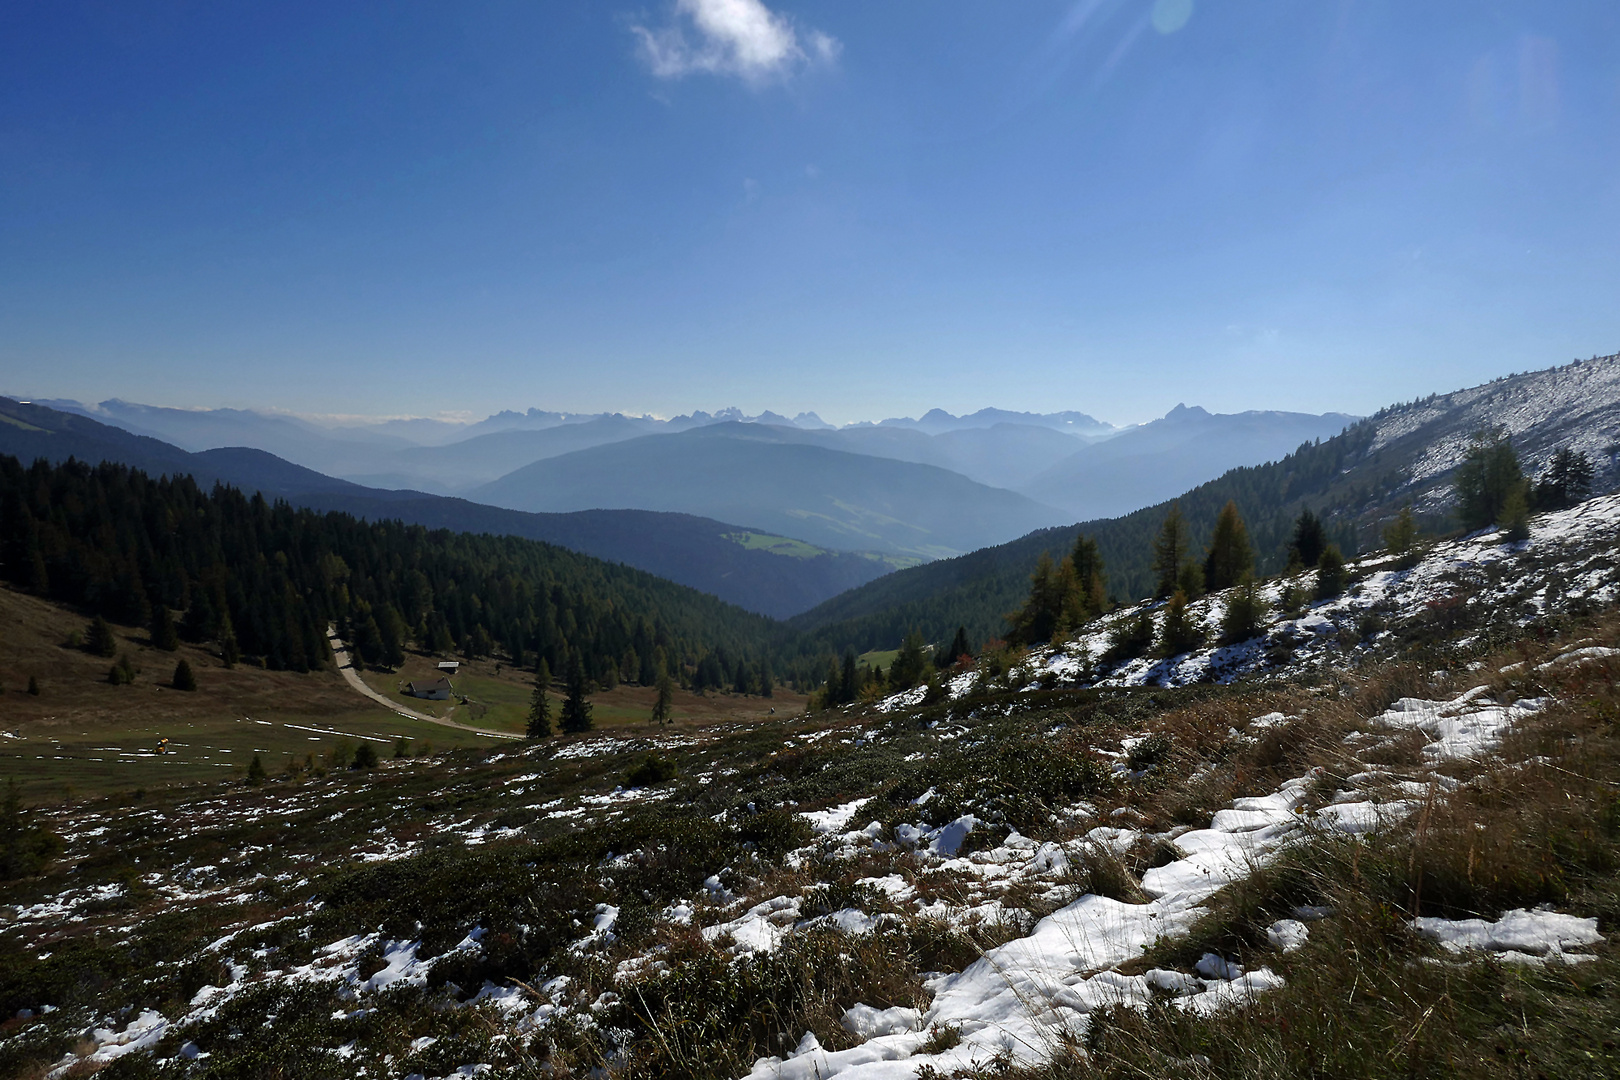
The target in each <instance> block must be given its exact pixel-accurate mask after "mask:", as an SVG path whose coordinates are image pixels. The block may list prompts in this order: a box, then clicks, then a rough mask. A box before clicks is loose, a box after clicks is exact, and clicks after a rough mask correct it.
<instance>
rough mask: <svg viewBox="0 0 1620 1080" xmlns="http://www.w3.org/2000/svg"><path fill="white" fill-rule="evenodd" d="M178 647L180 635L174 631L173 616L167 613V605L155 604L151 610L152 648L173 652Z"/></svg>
mask: <svg viewBox="0 0 1620 1080" xmlns="http://www.w3.org/2000/svg"><path fill="white" fill-rule="evenodd" d="M179 647H180V635H179V634H178V633H176V632H175V629H174V616H173V615H172V614H170V612H169V606H168V605H167V604H156V605H153V608H152V648H154V649H162V650H163V651H164V652H174V650H176V649H178V648H179Z"/></svg>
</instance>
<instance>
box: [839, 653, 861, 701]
mask: <svg viewBox="0 0 1620 1080" xmlns="http://www.w3.org/2000/svg"><path fill="white" fill-rule="evenodd" d="M838 690H839V693H838V704H840V705H847V704H849V703H850V702H851V701H854V700H855V698H856V696H857V695H858V694H860V692H861V681H860V675H859V673H858V672H857V671H856V670H855V650H854V649H850V650H848V651H846V652H845V653H844V671H843V676H842V678H840V679H839V687H838Z"/></svg>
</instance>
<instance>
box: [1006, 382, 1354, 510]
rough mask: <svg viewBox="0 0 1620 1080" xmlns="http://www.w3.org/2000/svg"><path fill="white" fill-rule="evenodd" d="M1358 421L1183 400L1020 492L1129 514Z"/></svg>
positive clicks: (1072, 457)
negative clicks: (1208, 407) (1206, 406)
mask: <svg viewBox="0 0 1620 1080" xmlns="http://www.w3.org/2000/svg"><path fill="white" fill-rule="evenodd" d="M1357 419H1358V418H1357V417H1354V416H1347V415H1345V414H1344V413H1324V414H1323V415H1321V416H1316V415H1313V414H1311V413H1289V412H1244V413H1235V414H1215V413H1208V412H1205V411H1204V410H1203V409H1200V408H1198V407H1197V406H1193V407H1191V408H1189V407H1187V406H1186V405H1177V406H1176V407H1175V408H1174V409H1171V410H1170V411H1169V412H1168V413H1166V414H1165V415H1164V417H1163V418H1162V419H1159V420H1155V421H1153V422H1152V423H1150V424H1143V425H1142V426H1140V427H1134V428H1130V429H1129V430H1127V431H1124V432H1122V433H1120V434H1119V435H1117V436H1115V437H1114V438H1112V439H1108V440H1107V441H1104V442H1096V443H1093V444H1091V445H1089V446H1084V447H1081V448H1080V449H1078V450H1075V451H1074V452H1073V453H1072V454H1070V455H1069V456H1067V457H1065V458H1064V459H1063V460H1061V461H1059V462H1057V463H1056V464H1053V465H1051V466H1049V467H1047V468H1046V469H1044V470H1042V471H1041V472H1040V473H1039V474H1038V475H1036V476H1035V477H1034V478H1033V479H1031V480H1030V481H1028V482H1027V483H1024V484H1021V485H1019V486H1018V490H1020V491H1022V492H1023V493H1024V494H1025V495H1028V496H1029V497H1030V498H1033V499H1038V500H1040V501H1041V502H1045V503H1049V504H1051V505H1053V506H1058V507H1061V508H1063V509H1064V510H1067V511H1068V512H1069V513H1071V514H1072V515H1074V516H1075V517H1076V518H1077V519H1090V518H1100V517H1113V516H1115V515H1117V514H1128V513H1130V512H1131V511H1132V510H1135V509H1138V508H1139V507H1142V506H1146V505H1149V504H1151V503H1156V502H1159V501H1161V500H1163V499H1168V498H1170V497H1172V496H1174V495H1176V494H1178V493H1180V492H1183V491H1186V490H1187V489H1188V488H1192V487H1196V486H1197V485H1199V484H1201V483H1203V482H1204V481H1206V480H1210V479H1213V478H1214V477H1217V476H1219V475H1220V474H1221V473H1223V472H1225V471H1226V470H1227V469H1235V468H1237V467H1238V466H1241V465H1258V464H1259V463H1260V462H1262V461H1275V460H1277V459H1278V458H1280V457H1282V456H1283V455H1284V454H1286V453H1288V452H1289V451H1291V450H1293V449H1295V448H1296V447H1298V446H1299V445H1300V444H1301V443H1307V442H1314V441H1317V440H1321V439H1330V438H1332V437H1333V436H1335V435H1337V434H1338V433H1339V432H1341V431H1343V430H1344V429H1345V428H1346V427H1348V426H1349V425H1350V424H1353V423H1354V422H1355V421H1356V420H1357Z"/></svg>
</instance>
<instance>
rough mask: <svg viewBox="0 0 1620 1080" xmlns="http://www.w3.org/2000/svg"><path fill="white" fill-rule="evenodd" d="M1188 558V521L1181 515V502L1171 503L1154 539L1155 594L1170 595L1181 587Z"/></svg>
mask: <svg viewBox="0 0 1620 1080" xmlns="http://www.w3.org/2000/svg"><path fill="white" fill-rule="evenodd" d="M1186 559H1187V522H1186V519H1184V518H1183V517H1182V516H1181V504H1180V503H1179V502H1173V503H1171V504H1170V512H1169V513H1168V514H1166V515H1165V516H1164V524H1163V525H1162V526H1160V528H1159V535H1158V538H1157V539H1155V540H1154V541H1153V579H1154V582H1155V584H1154V586H1153V595H1154V596H1155V597H1158V598H1161V599H1162V598H1163V597H1166V596H1169V595H1170V594H1171V593H1173V592H1175V591H1176V589H1177V588H1179V587H1180V581H1181V566H1182V563H1184V562H1185V561H1186Z"/></svg>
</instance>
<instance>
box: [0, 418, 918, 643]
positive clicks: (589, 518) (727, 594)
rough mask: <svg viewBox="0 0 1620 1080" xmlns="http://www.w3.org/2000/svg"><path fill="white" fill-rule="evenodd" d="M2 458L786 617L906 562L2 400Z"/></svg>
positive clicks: (686, 517) (683, 518)
mask: <svg viewBox="0 0 1620 1080" xmlns="http://www.w3.org/2000/svg"><path fill="white" fill-rule="evenodd" d="M0 454H10V455H12V456H14V457H17V458H19V459H20V460H22V461H23V462H24V463H25V464H26V463H28V462H31V461H33V460H35V459H36V458H45V459H46V460H49V461H52V462H59V461H63V460H65V459H67V458H69V457H74V458H77V459H79V460H81V461H85V462H90V463H95V462H101V461H113V462H118V463H120V464H124V465H129V466H132V467H134V468H138V469H141V470H143V471H145V472H147V473H149V474H151V475H153V476H159V475H163V474H170V475H176V474H189V475H191V476H193V477H195V478H196V479H197V480H198V482H199V483H202V484H204V485H208V484H213V483H223V484H229V485H231V486H234V487H237V488H240V489H242V490H244V491H258V492H262V493H263V494H264V495H266V496H267V497H271V498H281V499H286V500H287V501H289V502H291V503H294V504H295V505H299V506H309V507H312V508H314V509H319V510H341V511H345V512H347V513H352V514H355V515H356V516H359V517H362V518H367V519H371V520H378V519H383V518H393V519H398V520H402V521H406V522H409V523H411V524H417V525H423V526H426V527H428V528H445V529H453V530H457V531H461V532H488V533H497V534H509V535H514V536H522V537H526V538H528V539H532V540H543V541H546V542H547V543H552V544H556V545H558V546H559V547H565V548H569V549H570V550H573V551H578V552H581V553H583V554H587V555H594V556H596V557H597V558H602V559H608V560H612V561H614V562H623V563H625V564H626V565H629V566H634V567H636V568H637V569H641V570H646V571H648V572H649V573H653V574H657V575H659V576H660V577H665V578H668V579H669V580H671V581H675V582H678V583H680V584H683V585H690V586H691V587H693V588H696V589H701V590H703V591H704V592H707V593H711V594H713V595H715V596H718V597H720V598H721V599H723V600H728V601H731V602H732V603H735V604H737V605H738V606H740V607H744V608H746V609H748V610H749V611H755V612H759V613H760V614H765V615H772V616H775V617H777V618H782V617H786V616H788V615H792V614H794V613H795V612H799V611H803V610H805V609H806V608H809V607H812V606H814V605H815V604H817V603H819V602H820V601H822V600H825V599H827V598H828V597H831V596H834V595H837V594H838V593H840V592H843V591H844V590H845V589H848V588H851V587H853V586H855V585H859V584H862V583H863V582H866V581H870V580H872V579H873V578H875V577H878V576H880V575H882V574H884V573H887V572H889V571H890V570H892V569H894V568H896V567H897V566H902V567H903V566H905V565H908V561H907V560H904V559H896V558H884V557H881V556H877V555H871V554H861V553H854V552H846V551H827V550H822V549H819V548H816V547H814V546H812V545H809V544H805V543H803V542H802V541H798V540H794V539H789V538H787V537H780V536H774V535H771V534H768V533H765V532H763V531H759V530H750V529H747V528H743V527H739V526H737V525H731V524H727V523H724V522H719V521H712V520H709V519H706V518H701V517H697V516H694V515H691V514H678V513H650V512H647V511H640V510H605V511H588V512H583V513H574V514H528V513H520V512H517V511H513V510H505V509H501V508H498V507H493V506H480V505H478V504H477V503H470V502H467V501H465V500H463V499H452V498H445V497H442V496H437V495H429V494H425V493H422V492H417V491H384V490H378V489H373V488H366V487H362V486H360V485H358V484H353V483H350V482H348V481H346V480H339V479H334V478H333V477H330V476H325V475H322V474H321V473H318V472H314V471H313V470H310V469H306V468H304V467H302V466H299V465H294V464H292V463H291V462H288V461H283V460H282V459H281V458H278V457H276V456H275V455H273V454H270V453H268V452H266V451H263V450H256V449H251V448H247V447H222V448H218V449H213V450H204V451H202V452H199V453H191V452H188V451H186V450H183V449H181V448H179V447H177V446H174V445H172V444H170V443H166V442H163V441H162V440H159V439H155V438H153V437H151V436H147V435H137V434H134V433H132V432H129V431H125V430H123V429H122V428H117V427H113V426H111V425H108V424H103V423H100V422H98V421H96V420H92V419H90V418H89V417H86V416H82V415H76V414H72V413H65V412H62V411H59V410H56V409H51V408H48V407H46V406H43V405H39V404H28V405H24V404H21V403H19V402H16V401H14V400H11V399H8V398H0Z"/></svg>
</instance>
